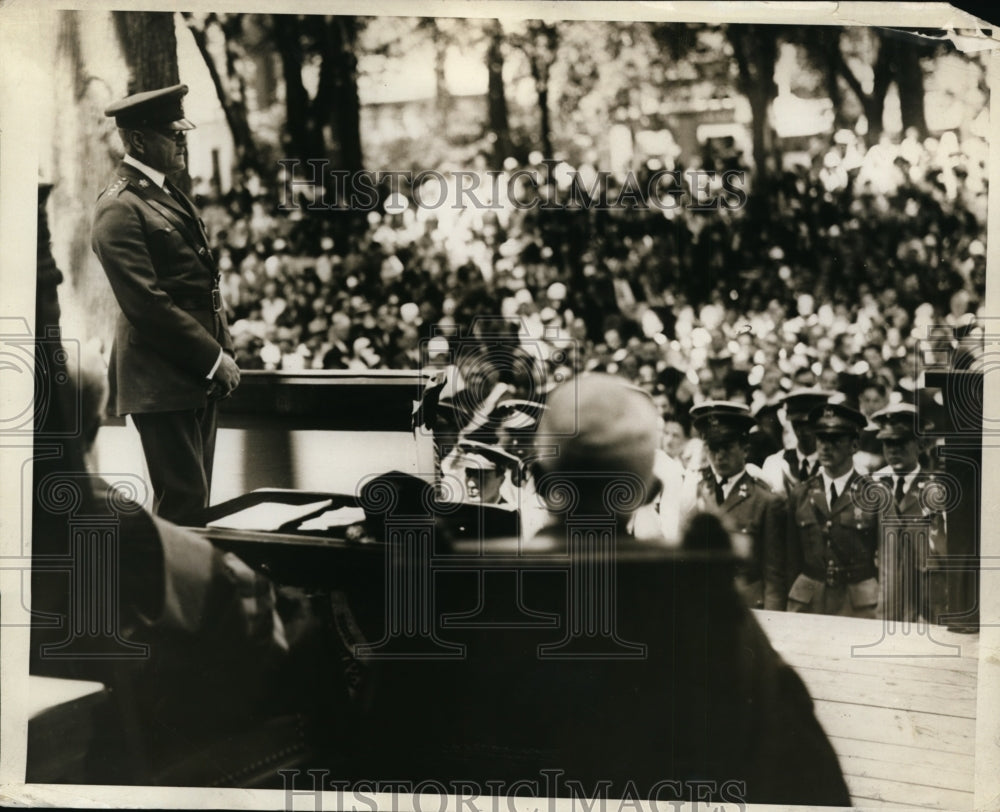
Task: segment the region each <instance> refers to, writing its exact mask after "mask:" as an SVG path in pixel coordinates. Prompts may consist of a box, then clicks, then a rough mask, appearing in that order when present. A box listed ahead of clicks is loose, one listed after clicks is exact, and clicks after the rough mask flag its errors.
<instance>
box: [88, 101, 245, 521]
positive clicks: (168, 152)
mask: <svg viewBox="0 0 1000 812" xmlns="http://www.w3.org/2000/svg"><path fill="white" fill-rule="evenodd" d="M187 90H188V89H187V86H186V85H173V86H172V87H165V88H161V89H158V90H149V91H146V92H144V93H137V94H134V95H131V96H128V97H127V98H125V99H122V100H121V101H118V102H116V103H115V104H112V105H111V106H110V107H108V108H107V110H105V111H104V112H105V115H107V116H111V117H114V119H115V123H116V124H117V125H118V133H119V136H120V137H121V140H122V144H123V146H124V148H125V157H124V159H123V160H122V162H121V164H120V165H119V166H118V169H117V171H116V173H115V176H114V178H113V179H112V180H111V182H110V183H109V184H108V186H107V187H106V188H105V190H104V191H103V192H102V193H101V196H100V197H99V198H98V201H97V209H96V211H95V214H94V225H93V232H92V245H93V249H94V252H95V253H96V254H97V257H98V259H99V260H100V262H101V265H102V266H103V268H104V272H105V274H106V275H107V277H108V281H109V282H110V283H111V289H112V291H113V292H114V295H115V298H116V299H117V301H118V306H119V308H120V313H119V314H118V319H117V323H116V325H115V335H114V343H113V345H112V348H111V361H110V364H109V370H108V377H109V383H110V387H111V393H110V401H109V407H110V409H111V411H112V412H113V413H114V414H117V415H129V414H130V415H132V419H133V421H134V423H135V426H136V428H137V429H138V431H139V436H140V438H141V440H142V448H143V453H144V454H145V457H146V464H147V466H148V468H149V477H150V481H151V484H152V488H153V494H154V506H153V507H154V510H155V512H156V513H157V514H159V515H160V516H162V517H164V518H166V519H169V520H171V521H174V522H177V523H182V524H183V523H185V522H187V521H188V520H190V519H192V518H193V517H194V516H196V514H197V512H198V511H200V510H201V509H202V508H204V507H205V506H206V505H207V504H208V497H209V489H210V486H211V479H212V458H213V455H214V452H215V434H216V424H217V404H216V401H217V400H218V399H219V398H223V397H228V396H229V395H230V394H231V393H232V391H233V390H234V389H235V388H236V386H237V385H239V382H240V371H239V368H238V367H237V365H236V362H235V361H234V360H233V342H232V339H231V337H230V335H229V326H228V324H227V323H226V316H225V312H224V310H223V308H222V299H221V295H220V293H219V270H218V266H217V265H216V261H215V258H214V257H213V255H212V251H211V249H210V247H209V244H208V236H207V234H206V233H205V229H204V226H203V224H202V222H201V220H200V218H199V217H198V213H197V212H196V211H195V208H194V205H193V204H192V203H191V201H190V200H189V199H188V198H187V196H186V195H185V194H184V193H183V192H182V191H181V190H179V189H178V188H177V187H176V186H174V185H173V184H172V183H171V182H170V180H169V179H168V177H167V176H168V175H170V174H172V173H175V172H181V171H183V170H184V169H186V167H187V156H188V152H187V131H188V130H191V129H194V125H193V124H192V123H191V122H189V121H188V120H187V119H186V118H185V117H184V111H183V108H182V103H181V100H182V98H183V97H184V95H185V94H186V93H187Z"/></svg>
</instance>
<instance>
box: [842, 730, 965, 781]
mask: <svg viewBox="0 0 1000 812" xmlns="http://www.w3.org/2000/svg"><path fill="white" fill-rule="evenodd" d="M829 739H830V744H832V745H833V749H834V750H835V751H836V753H837V756H838V758H840V759H841V763H843V759H845V758H861V759H868V760H873V761H882V762H884V763H885V765H886V770H887V772H886V775H889V776H890V777H891V775H892V773H891V770H893V769H896V768H898V767H899V766H911V765H912V766H913V767H915V768H918V769H921V770H926V771H928V772H934V771H937V770H941V771H943V772H947V773H949V774H951V775H953V776H955V780H956V781H958V779H959V777H964V779H965V784H963V785H962V786H963V787H964V788H966V789H968V790H969V791H971V790H972V785H973V780H974V777H975V774H974V771H975V766H976V765H975V759H973V758H971V757H970V756H968V755H965V754H959V753H946V752H943V751H941V750H926V749H922V748H920V747H906V746H904V745H900V744H886V743H885V742H872V741H862V740H861V739H847V738H843V737H841V736H830V737H829ZM946 786H947V785H946Z"/></svg>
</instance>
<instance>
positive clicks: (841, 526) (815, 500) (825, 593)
mask: <svg viewBox="0 0 1000 812" xmlns="http://www.w3.org/2000/svg"><path fill="white" fill-rule="evenodd" d="M810 422H811V423H812V428H813V433H814V434H815V435H816V448H817V453H818V455H819V462H820V466H821V467H820V470H819V472H818V473H816V474H815V475H813V476H811V477H810V478H809V479H807V480H806V481H805V482H803V483H801V484H800V485H798V486H797V487H796V488H795V489H794V490H793V491H792V493H791V496H790V497H789V502H788V518H789V522H788V563H789V570H788V572H789V582H790V583H791V589H790V591H789V593H788V611H790V612H811V613H816V614H827V615H843V616H846V617H866V618H874V617H875V616H876V612H877V606H878V598H879V586H878V570H877V568H876V564H875V554H876V551H877V549H878V514H877V513H876V512H875V510H873V509H867V508H866V502H867V503H869V504H870V503H871V502H872V501H875V502H877V500H871V499H870V496H871V494H866V493H865V488H866V487H869V486H870V485H871V481H870V480H868V479H867V478H866V477H862V476H861V475H860V474H859V473H858V472H857V470H856V469H855V467H854V461H853V457H854V454H855V452H856V451H857V449H858V436H859V434H860V432H861V430H862V429H863V428H864V427H865V425H866V424H867V422H868V421H867V420H866V418H865V416H864V415H863V414H861V412H859V411H857V410H856V409H853V408H851V407H850V406H848V405H847V404H844V403H826V404H823V405H821V406H818V407H816V408H815V409H813V411H812V412H811V414H810Z"/></svg>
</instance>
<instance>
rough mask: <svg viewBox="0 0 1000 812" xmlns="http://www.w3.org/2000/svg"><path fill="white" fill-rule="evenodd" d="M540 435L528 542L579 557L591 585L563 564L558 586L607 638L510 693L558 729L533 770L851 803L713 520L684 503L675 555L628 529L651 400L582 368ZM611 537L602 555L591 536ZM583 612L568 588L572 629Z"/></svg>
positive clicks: (646, 474)
mask: <svg viewBox="0 0 1000 812" xmlns="http://www.w3.org/2000/svg"><path fill="white" fill-rule="evenodd" d="M748 419H749V418H748ZM711 441H712V440H711V439H710V442H711ZM536 442H537V443H538V444H539V445H540V446H541V445H549V444H558V447H559V450H558V453H557V454H555V455H552V456H549V457H545V458H542V459H541V460H540V461H539V468H540V469H541V472H542V473H541V475H540V476H539V478H538V489H539V493H540V494H541V495H542V496H543V497H544V498H545V500H546V502H547V503H548V506H549V510H550V513H551V514H552V518H553V522H552V523H550V524H549V525H548V526H547V527H546V528H545V529H544V530H543V531H542V533H541V534H540V535H539V536H538V537H537V538H536V540H535V543H536V544H538V545H539V547H540V548H541V547H542V546H543V545H544V542H545V541H546V540H547V541H548V542H549V544H550V547H551V549H554V550H566V549H568V550H569V552H570V556H571V557H574V556H575V557H576V562H575V563H574V566H575V567H577V568H578V570H579V573H582V574H583V575H584V576H587V574H588V573H589V576H587V577H589V580H587V583H586V585H583V584H580V583H579V582H578V581H576V580H574V574H573V573H571V574H570V576H569V578H570V589H569V592H570V595H571V596H572V595H577V596H578V597H581V599H582V603H583V605H584V610H583V612H584V614H586V613H587V612H588V611H590V612H604V614H602V615H601V617H603V621H602V622H603V624H604V625H603V626H602V630H600V631H599V633H603V634H605V635H607V636H609V637H613V638H614V641H613V645H612V647H611V649H612V652H613V654H611V655H608V659H605V660H601V659H597V660H586V659H584V658H583V657H582V656H581V658H580V659H578V660H576V661H573V662H570V663H567V664H566V665H565V666H563V667H562V670H559V669H560V666H559V665H558V664H556V663H554V662H551V661H550V662H546V658H545V656H544V651H545V649H544V648H541V649H539V652H540V654H539V657H538V662H537V663H536V664H535V668H536V675H535V677H534V678H533V679H532V682H531V684H530V685H525V686H522V687H523V690H524V691H525V692H528V693H530V694H531V695H532V696H534V697H536V699H535V700H534V701H535V705H534V707H537V713H538V714H539V716H540V718H541V720H542V722H540V724H542V723H547V724H550V725H553V726H555V729H556V730H561V734H560V736H559V737H557V739H558V744H559V748H560V749H559V751H558V753H557V754H556V755H555V756H553V760H552V761H551V762H546V764H545V765H541V766H549V767H564V766H565V769H566V775H567V777H573V776H574V775H582V776H585V777H586V778H587V779H589V780H590V781H591V782H593V781H595V780H600V779H607V780H609V781H611V782H612V784H613V786H614V787H615V789H617V790H618V791H619V792H621V791H622V790H623V787H625V786H628V785H631V787H632V788H633V792H634V790H635V789H636V788H637V790H638V796H639V797H653V796H654V795H655V796H656V797H657V798H663V797H667V796H664V795H659V794H656V793H658V792H659V790H658V789H657V788H658V787H662V786H663V785H664V782H667V783H669V782H671V781H673V782H675V783H676V782H680V783H682V784H684V785H685V786H687V782H690V781H691V780H692V779H695V778H699V779H706V780H708V781H709V782H714V784H713V786H714V789H712V790H710V793H711V794H712V796H713V798H714V799H716V800H719V799H720V798H724V796H725V794H726V790H725V789H723V787H725V786H727V784H728V782H732V781H735V782H739V786H740V790H739V793H740V794H739V796H738V797H739V798H740V800H744V801H747V802H752V803H787V804H823V805H847V804H848V803H849V801H850V799H849V796H848V792H847V789H846V786H845V784H844V780H843V776H842V773H841V771H840V767H839V764H838V762H837V758H836V755H835V754H834V752H833V750H832V748H831V747H830V744H829V742H828V741H827V739H826V736H825V734H824V733H823V730H822V729H821V727H820V726H819V723H818V722H817V721H816V718H815V716H814V714H813V708H812V701H811V699H810V697H809V695H808V693H807V692H806V690H805V687H804V685H803V684H802V682H801V680H800V679H799V677H798V676H797V675H796V674H795V672H794V671H793V670H792V669H791V668H789V667H788V666H787V665H786V664H785V663H784V662H783V661H782V660H781V658H780V657H779V656H778V655H777V654H776V653H775V651H774V650H773V649H772V647H771V645H770V643H769V641H768V640H767V638H766V636H765V635H764V633H763V631H762V630H761V628H760V626H759V625H758V624H757V621H756V620H755V618H754V617H753V615H752V614H751V613H750V612H749V611H748V610H747V609H746V607H745V606H744V604H743V602H742V601H741V599H740V597H739V595H738V594H737V591H736V590H735V589H734V578H733V576H734V571H735V569H736V568H737V566H738V565H739V561H738V559H737V558H736V557H735V556H734V554H733V551H732V543H731V541H730V538H729V535H728V533H727V531H726V530H725V528H724V527H723V525H722V523H721V522H720V519H719V517H718V516H716V515H713V514H706V513H695V514H694V515H693V516H692V517H691V519H690V522H689V523H688V525H687V527H686V529H685V531H684V535H683V538H682V543H681V546H680V548H679V549H673V550H670V549H664V548H663V547H662V545H650V544H646V543H642V542H638V541H636V540H635V539H634V538H632V537H631V536H630V535H629V534H628V532H627V527H628V521H629V518H630V515H631V514H632V512H634V511H635V510H637V509H639V508H640V507H641V506H642V505H643V504H646V503H648V502H649V501H650V500H651V499H652V498H654V497H655V496H656V495H657V486H656V478H655V475H654V459H655V456H654V452H655V450H656V448H657V444H658V442H659V416H658V413H657V410H656V409H655V407H654V406H653V404H652V402H651V400H650V399H649V397H648V396H646V395H645V394H644V393H643V392H641V391H640V390H638V389H636V388H634V387H631V386H629V385H627V384H625V383H623V382H622V381H621V379H620V378H618V377H617V376H610V375H603V374H588V375H583V376H581V377H579V378H577V379H575V380H572V381H570V382H568V383H565V384H562V385H561V386H559V387H557V388H556V389H555V390H553V391H552V392H551V393H550V394H549V397H548V401H547V409H546V411H545V413H544V415H543V416H542V419H541V420H540V423H539V428H538V432H537V435H536ZM609 536H610V537H612V538H611V541H612V545H611V556H610V557H607V558H606V557H604V556H603V554H602V551H605V550H607V547H605V546H601V542H600V540H601V539H605V540H606V539H608V538H609ZM602 567H603V569H602ZM609 584H610V586H609ZM577 587H580V591H579V592H577V591H574V590H575V589H576V588H577ZM587 589H589V590H590V592H587V591H585V590H587ZM607 589H610V590H615V589H616V590H617V594H616V595H611V596H610V600H609V602H608V603H598V602H597V599H596V598H595V597H594V595H593V593H594V592H600V591H601V590H607ZM605 597H608V596H607V595H605ZM609 604H610V605H609ZM579 608H580V607H579V606H577V605H575V604H574V601H573V599H572V597H571V598H570V601H569V603H568V604H567V607H566V610H565V611H566V613H568V615H569V624H568V625H569V626H570V627H571V628H572V626H573V623H574V622H575V621H574V619H575V618H577V617H578V610H579ZM709 630H711V631H709ZM640 644H641V645H642V646H643V647H644V648H643V653H642V655H641V656H640V657H638V658H635V657H634V656H632V655H633V654H634V648H632V647H634V646H635V645H640ZM556 650H557V651H559V652H565V656H567V657H570V656H571V655H572V651H573V649H572V646H571V645H570V644H566V645H564V646H563V647H561V648H557V649H556ZM630 652H631V654H630ZM630 657H631V658H630ZM571 709H572V710H571ZM573 719H576V720H578V722H579V725H577V723H576V722H575V721H572V720H573ZM577 727H579V729H577ZM539 735H540V736H544V737H546V738H549V739H551V738H552V734H551V733H547V734H539ZM535 744H536V745H538V746H539V747H541V746H542V744H543V742H542V741H536V742H535ZM584 785H585V786H590V785H591V784H588V783H587V781H586V780H585V781H584ZM730 786H731V785H730ZM611 797H624V796H622V795H617V796H615V795H612V796H611ZM671 797H672V796H671Z"/></svg>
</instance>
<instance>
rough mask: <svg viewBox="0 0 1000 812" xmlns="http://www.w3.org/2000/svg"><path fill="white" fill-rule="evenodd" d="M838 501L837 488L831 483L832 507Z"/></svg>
mask: <svg viewBox="0 0 1000 812" xmlns="http://www.w3.org/2000/svg"><path fill="white" fill-rule="evenodd" d="M836 501H837V486H836V485H834V484H833V483H832V482H831V483H830V507H833V503H834V502H836Z"/></svg>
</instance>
